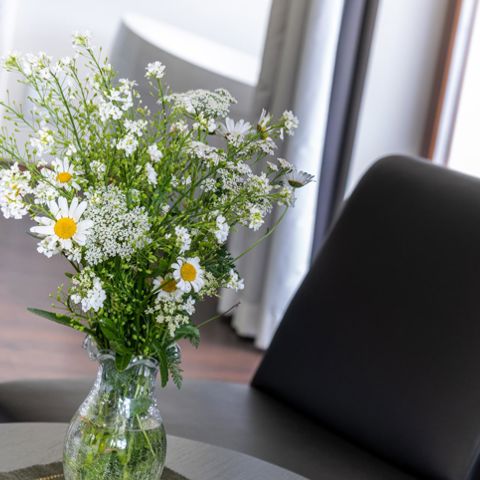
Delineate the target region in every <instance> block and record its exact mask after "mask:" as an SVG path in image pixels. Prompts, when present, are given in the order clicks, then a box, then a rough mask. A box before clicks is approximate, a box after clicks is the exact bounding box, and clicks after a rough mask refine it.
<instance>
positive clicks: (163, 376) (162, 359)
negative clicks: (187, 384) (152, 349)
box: [157, 348, 168, 387]
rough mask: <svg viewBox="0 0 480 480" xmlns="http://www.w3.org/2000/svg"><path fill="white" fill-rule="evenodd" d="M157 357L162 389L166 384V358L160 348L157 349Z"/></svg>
mask: <svg viewBox="0 0 480 480" xmlns="http://www.w3.org/2000/svg"><path fill="white" fill-rule="evenodd" d="M157 356H158V360H159V366H160V382H161V384H162V387H165V386H166V385H167V383H168V358H167V354H166V353H165V351H164V350H163V349H162V348H157Z"/></svg>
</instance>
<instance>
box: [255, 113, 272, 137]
mask: <svg viewBox="0 0 480 480" xmlns="http://www.w3.org/2000/svg"><path fill="white" fill-rule="evenodd" d="M271 121H272V115H271V114H270V113H268V112H267V111H266V110H265V109H263V110H262V113H261V115H260V118H259V119H258V122H257V132H258V133H259V134H260V136H261V137H262V138H264V139H265V138H267V137H268V129H269V127H270V122H271Z"/></svg>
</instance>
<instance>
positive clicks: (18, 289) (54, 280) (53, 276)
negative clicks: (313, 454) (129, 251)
mask: <svg viewBox="0 0 480 480" xmlns="http://www.w3.org/2000/svg"><path fill="white" fill-rule="evenodd" d="M0 217H1V215H0ZM27 228H28V224H27V223H26V222H24V221H18V220H8V221H7V220H4V219H3V218H0V382H2V381H6V380H15V379H25V378H62V377H70V378H72V377H81V376H90V375H93V374H94V372H95V371H96V365H95V363H94V362H91V361H90V360H89V359H88V358H87V355H86V353H85V352H84V350H83V349H82V348H81V344H82V341H83V336H82V334H80V333H78V332H74V331H71V330H70V329H68V328H66V327H62V326H60V325H56V324H54V323H51V322H49V321H48V320H44V319H42V318H38V317H35V316H33V315H31V314H30V313H28V312H27V311H26V307H29V306H34V307H39V308H45V307H48V306H49V303H50V302H49V297H48V295H49V293H51V292H54V291H55V290H56V287H57V286H58V285H59V284H60V283H62V282H63V281H64V278H65V277H64V276H63V272H64V270H65V263H64V261H63V260H62V259H61V258H60V257H58V258H53V259H47V258H46V257H44V256H43V255H40V254H39V253H37V252H36V248H35V240H34V239H33V238H31V237H30V236H28V235H27V234H26V233H25V232H26V230H27ZM213 309H214V305H212V304H211V303H210V304H208V303H207V304H205V305H204V306H202V307H201V308H200V309H199V312H198V317H199V320H201V319H202V318H203V319H205V318H208V317H209V316H210V314H211V312H212V310H213ZM182 352H183V359H184V371H185V378H202V379H214V380H222V381H232V382H239V383H247V382H248V381H249V380H250V378H251V376H252V374H253V372H254V371H255V369H256V367H257V366H258V364H259V362H260V359H261V353H260V352H259V351H257V350H256V349H255V348H254V347H253V346H252V345H251V343H249V342H247V341H245V340H241V339H239V338H238V337H237V336H236V335H235V334H234V333H233V331H232V330H231V328H230V326H229V325H228V324H227V323H226V322H225V321H219V322H212V323H211V324H209V325H208V326H207V327H205V328H204V329H203V330H202V344H201V346H200V348H199V349H198V350H195V349H193V348H192V347H191V346H190V345H182Z"/></svg>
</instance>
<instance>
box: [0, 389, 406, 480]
mask: <svg viewBox="0 0 480 480" xmlns="http://www.w3.org/2000/svg"><path fill="white" fill-rule="evenodd" d="M91 385H92V380H49V381H35V380H32V381H23V382H10V383H4V384H2V385H0V419H1V418H2V416H3V421H8V422H69V420H70V418H71V417H72V416H73V414H74V412H75V410H76V409H77V407H78V406H79V405H80V403H81V402H82V401H83V399H84V398H85V397H86V395H87V393H88V391H89V389H90V387H91ZM159 406H160V411H161V412H162V414H163V417H164V419H165V426H166V429H167V432H168V433H169V434H172V435H176V436H180V437H185V438H190V439H193V440H198V441H202V442H206V443H210V444H213V445H218V446H221V447H225V448H229V449H232V450H236V451H240V452H243V453H246V454H249V455H252V456H255V457H257V458H261V459H262V460H265V461H267V462H271V463H274V464H276V465H279V466H281V467H283V468H286V469H288V470H291V471H294V472H296V473H298V474H300V475H303V476H305V477H307V478H311V479H322V480H329V479H344V480H350V479H351V480H408V479H410V480H411V479H413V478H414V477H412V476H409V475H407V474H405V473H402V472H401V471H400V470H397V469H396V468H394V467H393V466H391V465H390V464H388V463H386V462H384V461H383V460H381V459H380V458H378V457H376V456H374V455H372V454H370V453H368V452H366V451H365V450H364V449H361V448H359V447H357V446H355V445H354V444H353V443H350V442H348V441H347V440H345V439H343V438H341V437H339V436H338V435H336V434H334V433H331V432H330V431H328V430H327V429H326V428H324V427H322V426H321V425H320V424H319V423H318V422H316V421H314V420H311V419H310V418H309V417H307V416H304V415H303V414H301V413H297V412H295V411H293V410H292V409H290V408H289V407H288V406H286V405H284V404H282V403H280V402H278V401H277V400H274V399H272V398H271V397H269V396H267V395H265V394H263V393H261V392H259V391H257V390H255V389H253V388H251V387H249V386H246V385H238V384H231V383H220V382H207V381H185V384H184V387H183V388H182V390H181V391H178V390H177V389H176V388H175V387H174V386H169V387H167V388H166V389H164V390H161V391H160V392H159ZM0 421H1V420H0Z"/></svg>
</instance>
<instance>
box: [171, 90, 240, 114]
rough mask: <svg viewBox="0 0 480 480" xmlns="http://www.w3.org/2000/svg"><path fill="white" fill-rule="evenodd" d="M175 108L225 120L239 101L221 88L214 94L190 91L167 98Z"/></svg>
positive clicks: (206, 91) (205, 91)
mask: <svg viewBox="0 0 480 480" xmlns="http://www.w3.org/2000/svg"><path fill="white" fill-rule="evenodd" d="M167 100H168V101H171V102H172V103H173V105H174V108H176V109H180V110H185V111H186V112H187V113H190V114H196V115H200V114H202V113H203V115H205V117H212V118H216V117H221V118H224V117H226V116H227V115H228V113H229V111H230V106H231V105H232V104H234V103H236V102H237V101H236V100H235V99H234V98H233V97H232V95H230V93H229V92H227V90H225V89H223V88H219V89H217V90H215V91H214V92H211V91H208V90H202V89H199V90H190V91H188V92H185V93H174V94H172V95H170V96H169V97H167Z"/></svg>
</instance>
